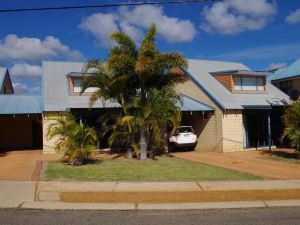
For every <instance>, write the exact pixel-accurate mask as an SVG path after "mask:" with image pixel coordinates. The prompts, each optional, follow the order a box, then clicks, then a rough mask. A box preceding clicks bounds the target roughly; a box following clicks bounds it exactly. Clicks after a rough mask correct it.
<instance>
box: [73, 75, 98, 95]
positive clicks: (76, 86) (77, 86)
mask: <svg viewBox="0 0 300 225" xmlns="http://www.w3.org/2000/svg"><path fill="white" fill-rule="evenodd" d="M67 79H68V88H69V94H70V95H80V92H81V90H82V84H81V81H82V76H79V75H76V76H74V75H73V74H69V75H68V76H67ZM97 89H98V88H96V87H89V88H87V89H86V90H85V91H84V92H83V95H89V94H92V93H94V92H96V91H97Z"/></svg>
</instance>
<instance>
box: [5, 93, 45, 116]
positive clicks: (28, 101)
mask: <svg viewBox="0 0 300 225" xmlns="http://www.w3.org/2000/svg"><path fill="white" fill-rule="evenodd" d="M0 106H1V107H0V114H39V113H42V109H41V97H40V96H25V95H24V96H22V95H0Z"/></svg>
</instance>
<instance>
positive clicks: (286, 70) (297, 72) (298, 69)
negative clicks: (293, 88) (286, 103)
mask: <svg viewBox="0 0 300 225" xmlns="http://www.w3.org/2000/svg"><path fill="white" fill-rule="evenodd" d="M299 76H300V58H299V59H297V60H296V61H295V62H293V63H292V64H291V65H289V66H287V67H283V68H280V69H278V70H275V71H274V72H271V73H270V75H269V76H268V80H270V81H275V80H284V79H288V78H292V77H299Z"/></svg>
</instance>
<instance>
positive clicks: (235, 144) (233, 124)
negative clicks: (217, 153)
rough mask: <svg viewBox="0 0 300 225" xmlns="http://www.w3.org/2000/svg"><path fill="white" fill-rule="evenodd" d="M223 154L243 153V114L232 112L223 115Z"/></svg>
mask: <svg viewBox="0 0 300 225" xmlns="http://www.w3.org/2000/svg"><path fill="white" fill-rule="evenodd" d="M222 129H223V152H236V151H243V114H242V112H241V111H231V112H227V113H224V114H223V118H222Z"/></svg>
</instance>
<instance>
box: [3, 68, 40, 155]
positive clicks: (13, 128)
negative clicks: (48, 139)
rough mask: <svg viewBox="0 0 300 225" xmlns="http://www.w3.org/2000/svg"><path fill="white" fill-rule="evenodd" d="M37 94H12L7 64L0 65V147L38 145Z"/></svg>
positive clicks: (20, 147)
mask: <svg viewBox="0 0 300 225" xmlns="http://www.w3.org/2000/svg"><path fill="white" fill-rule="evenodd" d="M42 138H43V136H42V108H41V97H40V96H24V95H16V94H14V89H13V86H12V82H11V78H10V74H9V71H8V69H7V68H0V149H4V150H10V149H41V148H42V140H43V139H42Z"/></svg>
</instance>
